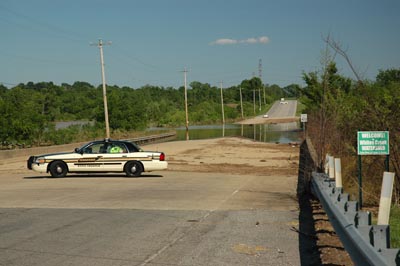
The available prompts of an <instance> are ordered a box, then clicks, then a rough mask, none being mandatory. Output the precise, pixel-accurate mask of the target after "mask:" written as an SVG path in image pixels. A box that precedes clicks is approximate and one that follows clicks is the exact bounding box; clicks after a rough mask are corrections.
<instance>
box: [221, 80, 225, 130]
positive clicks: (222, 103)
mask: <svg viewBox="0 0 400 266" xmlns="http://www.w3.org/2000/svg"><path fill="white" fill-rule="evenodd" d="M220 85H221V109H222V136H223V137H225V112H224V94H223V92H222V81H221V82H220Z"/></svg>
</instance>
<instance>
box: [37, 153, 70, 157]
mask: <svg viewBox="0 0 400 266" xmlns="http://www.w3.org/2000/svg"><path fill="white" fill-rule="evenodd" d="M66 154H76V153H75V152H56V153H48V154H41V155H35V157H46V158H48V157H53V156H58V155H66Z"/></svg>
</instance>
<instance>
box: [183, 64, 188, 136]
mask: <svg viewBox="0 0 400 266" xmlns="http://www.w3.org/2000/svg"><path fill="white" fill-rule="evenodd" d="M182 72H183V76H184V83H185V114H186V140H189V114H188V104H187V87H186V73H187V72H188V71H187V70H186V67H185V68H184V69H183V71H182Z"/></svg>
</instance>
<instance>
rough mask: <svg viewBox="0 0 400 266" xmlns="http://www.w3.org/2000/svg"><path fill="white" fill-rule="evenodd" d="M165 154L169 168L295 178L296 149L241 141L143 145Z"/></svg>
mask: <svg viewBox="0 0 400 266" xmlns="http://www.w3.org/2000/svg"><path fill="white" fill-rule="evenodd" d="M143 148H144V149H154V148H155V149H159V150H161V149H162V151H163V152H165V153H166V156H167V161H168V162H169V166H168V169H169V170H172V171H185V172H218V173H229V174H238V175H242V174H250V173H251V174H252V175H262V176H272V175H296V174H297V171H298V161H299V148H298V146H293V145H289V144H272V143H263V142H255V141H252V140H249V139H242V138H218V139H211V140H190V141H174V142H168V143H162V144H153V145H148V146H144V147H143Z"/></svg>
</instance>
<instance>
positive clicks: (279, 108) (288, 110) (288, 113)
mask: <svg viewBox="0 0 400 266" xmlns="http://www.w3.org/2000/svg"><path fill="white" fill-rule="evenodd" d="M285 102H287V104H282V103H280V101H276V102H275V103H274V104H273V105H272V107H271V109H269V111H268V113H267V114H268V116H269V118H284V117H294V116H296V110H297V101H295V100H287V101H285Z"/></svg>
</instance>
